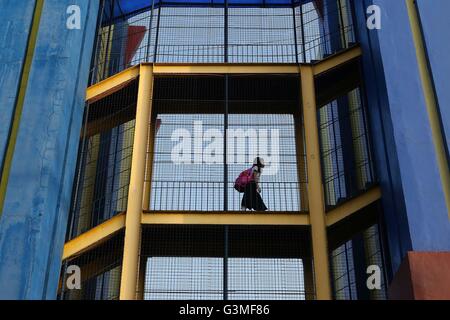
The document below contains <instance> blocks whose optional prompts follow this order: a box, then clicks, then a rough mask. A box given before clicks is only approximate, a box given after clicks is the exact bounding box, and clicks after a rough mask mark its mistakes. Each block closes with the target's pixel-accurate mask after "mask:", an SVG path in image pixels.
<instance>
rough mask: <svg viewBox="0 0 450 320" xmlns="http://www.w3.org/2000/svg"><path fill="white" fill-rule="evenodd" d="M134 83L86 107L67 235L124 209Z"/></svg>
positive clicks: (90, 226)
mask: <svg viewBox="0 0 450 320" xmlns="http://www.w3.org/2000/svg"><path fill="white" fill-rule="evenodd" d="M136 90H137V84H136V83H133V84H131V85H130V86H128V87H126V88H124V89H122V90H120V91H118V92H116V93H114V94H112V95H110V96H108V97H106V98H103V99H101V100H99V101H97V102H94V103H91V104H90V105H88V106H87V107H86V111H85V121H84V127H83V129H82V134H81V138H80V146H79V155H78V164H77V171H76V175H75V182H74V188H73V189H74V192H73V202H72V208H71V212H70V221H69V228H68V238H69V239H70V238H73V237H76V236H77V235H79V234H81V233H83V232H85V231H87V230H89V229H91V228H92V227H94V226H96V225H98V224H100V223H102V222H103V221H105V220H107V219H109V218H111V217H112V216H114V215H116V214H118V213H120V212H124V211H125V210H126V206H127V198H128V185H129V179H130V170H131V156H132V152H133V139H134V122H135V120H134V119H135V116H136V115H135V114H136V105H135V104H136Z"/></svg>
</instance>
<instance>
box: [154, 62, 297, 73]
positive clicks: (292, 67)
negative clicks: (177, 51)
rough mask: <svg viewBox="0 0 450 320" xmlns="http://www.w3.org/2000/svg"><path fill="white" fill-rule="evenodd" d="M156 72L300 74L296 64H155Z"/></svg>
mask: <svg viewBox="0 0 450 320" xmlns="http://www.w3.org/2000/svg"><path fill="white" fill-rule="evenodd" d="M153 72H154V73H155V74H160V75H164V74H298V73H299V67H298V65H296V64H257V63H254V64H232V63H229V64H155V65H154V67H153Z"/></svg>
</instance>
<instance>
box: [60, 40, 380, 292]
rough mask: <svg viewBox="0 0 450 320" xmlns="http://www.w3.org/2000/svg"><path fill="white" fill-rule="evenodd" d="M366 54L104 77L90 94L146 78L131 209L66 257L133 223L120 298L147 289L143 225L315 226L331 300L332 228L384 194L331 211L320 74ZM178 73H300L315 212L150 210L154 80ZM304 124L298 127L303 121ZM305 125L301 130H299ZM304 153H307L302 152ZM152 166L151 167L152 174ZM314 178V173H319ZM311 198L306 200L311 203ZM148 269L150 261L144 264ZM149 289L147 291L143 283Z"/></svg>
mask: <svg viewBox="0 0 450 320" xmlns="http://www.w3.org/2000/svg"><path fill="white" fill-rule="evenodd" d="M360 55H361V49H360V48H359V47H357V46H355V47H352V48H350V49H348V50H346V51H344V52H341V53H339V54H336V55H333V56H330V57H329V58H327V59H324V60H322V61H320V62H318V63H314V64H301V65H293V64H284V65H283V64H277V65H273V64H248V65H247V64H188V65H179V64H177V65H175V64H170V65H169V64H141V65H139V66H135V67H132V68H130V69H127V70H125V71H123V72H121V73H119V74H116V75H115V76H113V77H110V78H108V79H107V80H104V81H102V82H100V83H98V84H96V85H94V86H92V87H90V88H88V90H87V95H86V99H87V101H88V102H94V101H97V100H98V99H101V98H102V97H104V96H106V95H109V94H111V93H113V92H115V91H117V90H119V89H120V88H123V87H125V86H126V85H127V84H129V83H130V82H131V81H134V80H135V79H137V78H139V88H138V101H137V110H136V124H135V135H134V145H133V156H132V167H131V177H130V186H129V194H128V204H127V213H126V214H124V215H120V216H117V217H114V218H112V219H110V220H109V221H107V222H105V223H103V224H101V225H100V226H97V227H95V228H93V229H92V230H90V231H88V232H86V233H85V234H82V235H80V236H79V237H77V238H75V239H73V240H71V241H69V242H68V243H66V245H65V247H64V254H63V259H67V258H70V257H73V256H75V255H77V254H79V253H81V252H83V251H85V250H86V249H88V248H91V247H92V246H94V245H95V244H97V243H99V242H100V241H103V240H105V239H107V238H108V237H110V236H111V235H112V234H113V233H115V232H117V231H118V230H121V229H123V228H125V239H124V252H123V254H124V255H123V263H122V275H121V285H120V299H122V300H131V299H136V298H139V297H138V296H137V293H136V292H137V291H139V290H137V288H138V287H139V286H142V283H141V282H142V279H140V280H139V279H138V274H139V272H138V271H139V270H138V269H139V266H140V261H139V253H140V252H139V250H140V236H141V227H142V225H146V224H195V225H198V224H209V225H211V224H212V225H302V226H310V227H311V237H312V246H313V258H314V269H313V271H314V272H312V273H313V274H314V279H315V285H316V294H317V298H318V299H331V298H332V294H331V278H330V269H329V261H328V243H327V228H328V227H331V226H333V225H334V224H336V223H338V222H339V221H341V220H343V219H345V218H347V217H349V216H351V215H352V214H354V213H356V212H357V211H358V210H360V209H362V208H364V207H366V206H367V205H370V204H371V203H373V202H374V201H377V200H379V199H380V197H381V191H380V188H378V187H375V188H372V189H371V190H369V191H367V192H366V193H364V194H362V195H360V196H359V197H356V198H354V199H352V200H349V201H348V202H346V203H344V204H342V205H340V206H339V207H337V208H335V209H333V210H332V211H330V212H328V213H327V214H326V213H325V201H324V195H323V185H322V179H321V175H322V170H321V161H320V146H319V131H318V127H317V126H318V125H317V113H316V112H317V107H318V106H317V102H316V93H315V91H316V88H315V77H317V75H320V74H322V73H324V72H328V71H330V70H332V69H334V68H336V67H338V66H340V65H342V64H345V63H348V62H350V61H352V60H353V59H356V58H358V57H359V56H360ZM173 74H299V75H300V79H301V91H302V105H301V106H299V107H301V108H302V109H303V117H304V126H305V132H297V138H300V137H301V136H302V135H303V134H304V136H305V141H304V142H305V145H303V141H302V144H299V145H298V146H297V147H298V148H299V149H303V148H305V150H306V158H307V164H306V170H307V173H308V177H310V178H309V179H308V184H307V194H308V195H307V200H308V206H309V212H308V213H296V214H292V213H276V214H267V213H265V214H259V213H248V214H247V213H242V212H239V213H238V212H220V213H213V212H209V213H203V212H202V213H196V212H174V213H164V212H151V213H150V212H147V211H146V210H148V203H147V202H148V200H149V194H150V182H149V181H144V180H145V176H147V180H148V179H149V177H150V176H151V166H152V157H151V148H152V145H153V143H154V142H153V139H154V137H153V131H152V130H154V121H153V119H152V118H151V117H152V94H153V79H154V76H155V75H173ZM297 126H298V124H297ZM298 130H299V128H297V131H298ZM297 143H298V142H297ZM300 151H301V150H299V152H300ZM146 168H147V171H146ZM312 177H314V178H312ZM304 201H306V198H305V200H304ZM141 267H142V266H141ZM141 289H142V288H141Z"/></svg>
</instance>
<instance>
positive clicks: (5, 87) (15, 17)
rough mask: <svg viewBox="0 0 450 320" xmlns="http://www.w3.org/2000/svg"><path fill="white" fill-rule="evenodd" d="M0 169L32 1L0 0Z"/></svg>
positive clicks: (15, 94) (17, 84) (29, 23)
mask: <svg viewBox="0 0 450 320" xmlns="http://www.w3.org/2000/svg"><path fill="white" fill-rule="evenodd" d="M0 8H1V11H0V17H1V21H2V27H1V28H0V124H1V125H0V170H1V166H2V163H3V159H4V155H5V151H6V147H7V143H8V137H9V131H10V127H11V123H12V117H13V114H14V106H15V103H16V96H17V91H18V88H19V82H20V74H21V70H22V67H23V60H24V57H25V51H26V48H27V42H28V34H29V31H30V28H31V23H32V19H33V11H34V1H26V2H25V3H23V4H22V5H20V6H18V5H17V4H16V2H15V1H10V0H0Z"/></svg>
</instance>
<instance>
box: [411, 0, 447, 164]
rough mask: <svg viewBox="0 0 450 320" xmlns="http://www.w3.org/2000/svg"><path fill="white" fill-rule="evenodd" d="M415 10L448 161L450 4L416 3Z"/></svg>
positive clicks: (436, 1)
mask: <svg viewBox="0 0 450 320" xmlns="http://www.w3.org/2000/svg"><path fill="white" fill-rule="evenodd" d="M417 8H418V10H419V16H420V20H421V24H422V32H423V37H424V41H425V46H426V50H427V55H428V59H429V63H430V71H431V74H432V77H433V82H434V83H433V84H434V87H435V90H436V96H437V100H438V104H439V113H440V116H441V123H442V127H443V131H444V132H443V135H444V142H446V145H447V157H450V156H449V154H448V153H449V150H450V90H449V88H450V84H449V82H450V79H449V77H450V59H449V58H448V56H449V54H450V34H449V33H448V30H450V19H449V18H448V15H449V12H450V1H446V0H433V1H426V0H418V1H417Z"/></svg>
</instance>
